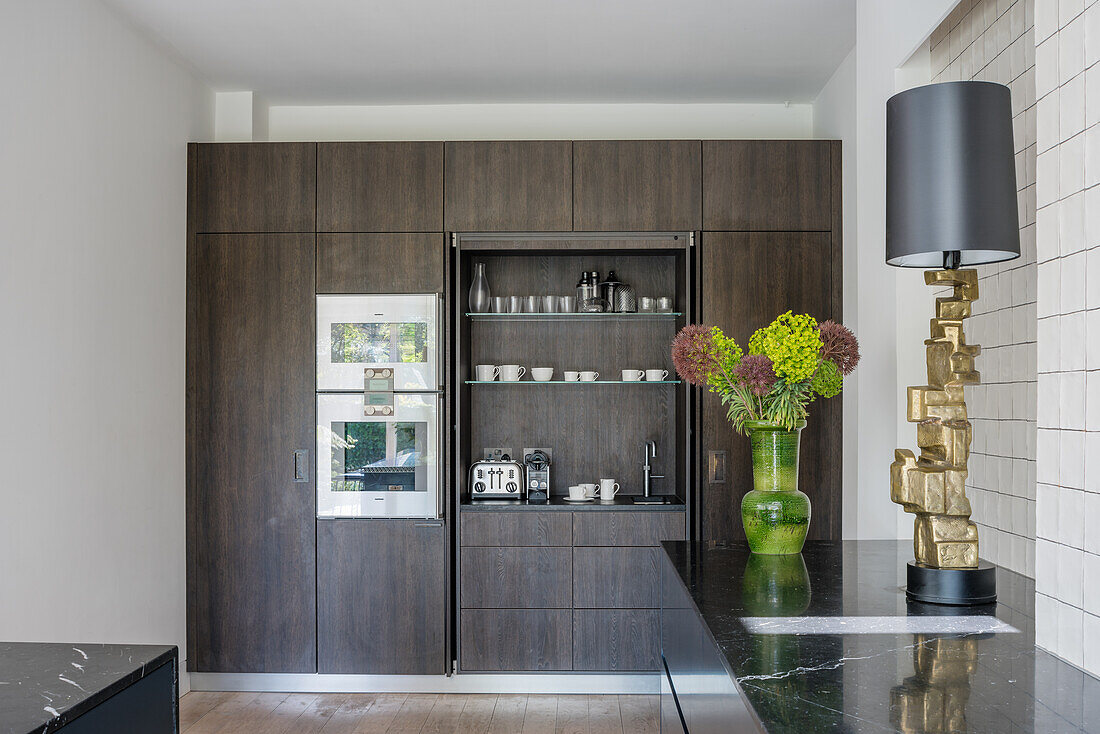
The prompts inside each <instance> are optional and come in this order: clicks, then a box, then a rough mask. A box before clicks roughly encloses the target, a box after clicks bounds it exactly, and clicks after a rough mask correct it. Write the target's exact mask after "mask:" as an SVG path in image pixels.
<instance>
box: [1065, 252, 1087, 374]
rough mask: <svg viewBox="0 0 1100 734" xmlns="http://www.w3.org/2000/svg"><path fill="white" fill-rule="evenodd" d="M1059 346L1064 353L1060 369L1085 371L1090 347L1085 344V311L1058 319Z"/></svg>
mask: <svg viewBox="0 0 1100 734" xmlns="http://www.w3.org/2000/svg"><path fill="white" fill-rule="evenodd" d="M1063 269H1064V268H1063ZM1058 346H1059V348H1060V349H1061V351H1062V359H1061V367H1060V369H1062V370H1065V371H1071V370H1083V369H1085V365H1086V361H1087V354H1088V347H1087V345H1086V344H1085V312H1084V311H1078V312H1076V313H1068V314H1066V315H1065V316H1061V317H1059V318H1058Z"/></svg>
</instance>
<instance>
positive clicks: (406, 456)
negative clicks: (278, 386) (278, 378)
mask: <svg viewBox="0 0 1100 734" xmlns="http://www.w3.org/2000/svg"><path fill="white" fill-rule="evenodd" d="M392 398H393V412H392V415H371V416H366V415H364V414H363V413H364V410H363V409H364V405H363V394H362V393H359V394H343V395H340V394H329V395H324V394H322V395H318V396H317V424H318V425H317V515H318V517H438V516H439V514H440V510H439V488H440V471H441V465H440V461H439V447H440V407H441V405H442V394H439V393H394V394H392Z"/></svg>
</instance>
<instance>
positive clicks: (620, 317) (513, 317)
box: [466, 311, 683, 321]
mask: <svg viewBox="0 0 1100 734" xmlns="http://www.w3.org/2000/svg"><path fill="white" fill-rule="evenodd" d="M679 316H683V313H682V312H680V311H670V312H665V313H655V312H654V313H467V314H466V317H467V318H469V319H471V320H473V321H664V320H667V319H675V318H677V317H679Z"/></svg>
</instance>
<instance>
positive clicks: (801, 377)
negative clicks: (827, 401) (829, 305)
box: [672, 311, 859, 433]
mask: <svg viewBox="0 0 1100 734" xmlns="http://www.w3.org/2000/svg"><path fill="white" fill-rule="evenodd" d="M748 349H749V353H748V354H745V353H744V352H743V351H742V349H741V347H740V346H738V344H737V342H735V341H734V340H733V339H731V338H729V337H728V336H726V335H725V334H724V333H723V332H722V330H721V329H719V328H718V327H717V326H711V327H707V326H702V325H699V324H689V325H688V326H685V327H684V328H683V329H681V330H680V333H678V334H677V335H676V338H675V339H673V340H672V363H673V364H674V365H675V366H676V372H677V374H679V375H680V377H682V378H683V379H685V380H687V381H688V382H690V383H691V384H693V385H700V386H704V387H706V388H707V389H708V390H710V391H711V392H713V393H716V394H717V395H719V396H720V397H721V399H722V404H723V405H725V406H727V410H728V413H727V416H728V417H729V420H730V422H731V423H732V424H733V427H734V429H735V430H736V431H737V432H738V433H745V432H746V430H745V424H746V423H747V422H748V421H767V422H769V423H775V424H776V425H779V426H781V427H783V428H784V429H785V430H788V431H792V430H794V429H795V428H796V427H797V426H798V424H799V423H800V422H801V421H803V420H804V419H805V418H806V415H807V409H806V408H807V406H808V405H809V404H810V403H811V402H813V400H814V399H815V398H817V397H822V398H831V397H833V396H834V395H837V394H839V393H840V391H841V388H842V387H843V380H844V376H845V375H849V374H851V373H852V370H854V369H855V368H856V365H857V364H858V363H859V342H857V341H856V337H855V334H853V333H852V332H851V330H849V329H848V328H846V327H844V326H842V325H841V324H838V323H836V322H833V321H824V322H822V323H821V324H818V323H817V320H816V319H814V317H812V316H810V315H808V314H793V313H791V312H790V311H788V312H786V313H785V314H782V315H781V316H779V317H778V318H776V319H775V321H773V322H771V323H770V324H768V325H767V326H765V327H764V328H762V329H758V330H757V331H756V332H755V333H754V334H753V335H752V337H751V338H750V339H749V344H748Z"/></svg>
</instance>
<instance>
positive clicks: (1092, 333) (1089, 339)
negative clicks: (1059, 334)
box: [1085, 309, 1100, 370]
mask: <svg viewBox="0 0 1100 734" xmlns="http://www.w3.org/2000/svg"><path fill="white" fill-rule="evenodd" d="M1085 336H1086V343H1085V368H1086V369H1090V370H1096V369H1100V309H1093V310H1091V311H1086V312H1085Z"/></svg>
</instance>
